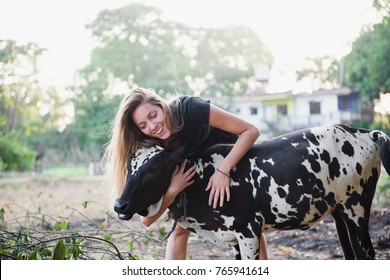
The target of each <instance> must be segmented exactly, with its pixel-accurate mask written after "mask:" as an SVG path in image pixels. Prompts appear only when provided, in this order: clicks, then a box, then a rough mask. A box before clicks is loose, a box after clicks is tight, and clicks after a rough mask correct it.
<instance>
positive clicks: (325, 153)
mask: <svg viewBox="0 0 390 280" xmlns="http://www.w3.org/2000/svg"><path fill="white" fill-rule="evenodd" d="M320 158H321V160H322V161H324V162H325V163H329V162H330V155H329V152H328V151H326V150H324V151H323V152H322V154H321V155H320Z"/></svg>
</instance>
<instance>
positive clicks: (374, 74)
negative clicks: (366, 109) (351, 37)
mask: <svg viewBox="0 0 390 280" xmlns="http://www.w3.org/2000/svg"><path fill="white" fill-rule="evenodd" d="M389 61H390V17H389V16H387V17H384V18H383V21H382V22H380V23H377V24H375V25H374V26H373V27H372V28H371V29H369V30H367V31H365V32H363V33H362V34H361V35H360V36H359V38H357V39H356V40H355V42H354V43H353V47H352V51H351V53H350V54H349V55H347V57H346V59H345V62H346V73H345V74H346V76H345V79H346V82H347V83H348V84H349V85H350V86H352V87H355V88H357V89H358V90H359V91H360V93H361V96H362V99H363V101H364V102H366V103H368V102H372V101H373V100H374V99H377V98H378V97H379V94H380V93H388V92H390V67H389Z"/></svg>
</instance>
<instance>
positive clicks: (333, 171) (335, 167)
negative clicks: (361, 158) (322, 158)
mask: <svg viewBox="0 0 390 280" xmlns="http://www.w3.org/2000/svg"><path fill="white" fill-rule="evenodd" d="M329 175H330V178H331V179H332V180H334V178H335V177H340V164H339V161H338V159H337V158H333V159H332V161H331V162H330V163H329Z"/></svg>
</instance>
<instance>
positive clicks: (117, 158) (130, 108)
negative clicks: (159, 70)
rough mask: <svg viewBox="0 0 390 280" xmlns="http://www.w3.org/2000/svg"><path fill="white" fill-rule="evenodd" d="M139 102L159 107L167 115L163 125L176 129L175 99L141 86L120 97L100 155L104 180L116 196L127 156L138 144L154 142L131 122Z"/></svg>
mask: <svg viewBox="0 0 390 280" xmlns="http://www.w3.org/2000/svg"><path fill="white" fill-rule="evenodd" d="M176 100H177V99H176ZM143 103H150V104H152V105H156V106H159V107H160V108H161V109H162V110H163V112H164V114H165V116H166V118H167V126H168V128H169V129H170V130H171V131H172V133H176V132H177V131H178V130H179V129H180V126H179V125H178V123H179V122H180V121H179V120H178V113H177V112H178V110H175V109H173V108H174V107H177V104H176V103H177V102H171V103H169V102H166V101H165V100H164V99H163V98H161V97H160V96H159V95H157V94H156V93H155V92H154V91H153V90H151V89H145V88H135V89H133V90H132V91H131V92H130V94H129V95H128V96H126V97H125V98H123V100H122V102H121V104H120V106H119V108H118V111H117V113H116V116H115V119H114V123H113V128H112V131H111V140H110V141H109V143H108V145H107V147H106V150H105V156H104V161H105V173H106V178H105V184H107V185H108V187H110V188H113V190H114V191H115V193H116V194H115V193H114V195H116V196H118V195H120V194H121V193H122V191H123V186H124V184H125V181H126V176H127V162H128V159H129V158H130V157H131V156H132V155H133V154H134V153H135V152H136V151H137V149H139V148H140V147H148V146H151V145H154V144H157V143H158V141H157V140H156V139H154V138H150V137H148V136H146V135H144V134H143V133H142V132H141V131H140V130H139V128H138V127H137V126H136V125H135V124H134V122H133V119H132V114H133V112H134V111H135V110H136V109H137V108H138V106H140V105H141V104H143Z"/></svg>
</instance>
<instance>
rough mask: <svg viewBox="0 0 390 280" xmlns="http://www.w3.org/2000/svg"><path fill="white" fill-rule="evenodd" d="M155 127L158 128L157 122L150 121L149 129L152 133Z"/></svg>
mask: <svg viewBox="0 0 390 280" xmlns="http://www.w3.org/2000/svg"><path fill="white" fill-rule="evenodd" d="M157 128H158V125H157V123H150V131H151V132H152V133H156V131H157Z"/></svg>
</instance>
